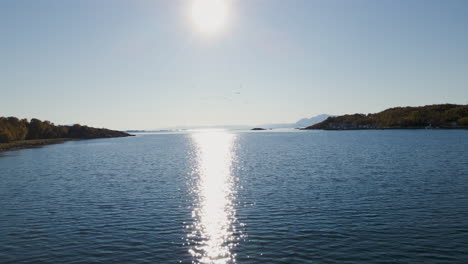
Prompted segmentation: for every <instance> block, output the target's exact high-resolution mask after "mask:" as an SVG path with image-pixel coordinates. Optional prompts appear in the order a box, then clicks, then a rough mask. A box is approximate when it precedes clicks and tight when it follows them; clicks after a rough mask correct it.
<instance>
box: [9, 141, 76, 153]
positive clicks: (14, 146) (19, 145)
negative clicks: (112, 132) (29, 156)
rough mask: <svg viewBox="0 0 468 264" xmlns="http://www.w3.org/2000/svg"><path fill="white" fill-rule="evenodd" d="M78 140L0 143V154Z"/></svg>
mask: <svg viewBox="0 0 468 264" xmlns="http://www.w3.org/2000/svg"><path fill="white" fill-rule="evenodd" d="M74 140H80V139H76V138H51V139H31V140H21V141H14V142H10V143H0V153H3V152H7V151H15V150H21V149H30V148H40V147H43V146H47V145H53V144H62V143H64V142H66V141H74Z"/></svg>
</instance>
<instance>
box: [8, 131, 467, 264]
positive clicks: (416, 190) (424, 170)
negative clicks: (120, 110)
mask: <svg viewBox="0 0 468 264" xmlns="http://www.w3.org/2000/svg"><path fill="white" fill-rule="evenodd" d="M7 154H8V155H7V156H4V157H1V158H0V263H220V264H221V263H223V264H224V263H468V131H465V130H457V131H450V130H448V131H444V130H429V131H427V130H400V131H399V130H392V131H329V132H326V131H312V132H309V131H304V132H232V131H231V132H230V131H211V132H210V131H204V132H197V133H195V132H193V133H185V134H149V135H139V136H137V137H132V138H116V139H100V140H89V141H75V142H67V143H65V144H60V145H51V146H47V147H44V148H40V149H28V150H21V151H16V152H10V153H7Z"/></svg>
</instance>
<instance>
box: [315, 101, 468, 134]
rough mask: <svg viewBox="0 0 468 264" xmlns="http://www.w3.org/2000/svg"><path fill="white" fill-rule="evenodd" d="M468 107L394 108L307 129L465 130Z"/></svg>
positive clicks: (339, 117)
mask: <svg viewBox="0 0 468 264" xmlns="http://www.w3.org/2000/svg"><path fill="white" fill-rule="evenodd" d="M466 127H468V105H454V104H440V105H426V106H419V107H395V108H390V109H387V110H384V111H382V112H379V113H376V114H367V115H365V114H354V115H342V116H336V117H329V118H327V119H326V120H325V121H323V122H321V123H318V124H315V125H312V126H309V127H307V128H306V129H328V130H347V129H385V128H466Z"/></svg>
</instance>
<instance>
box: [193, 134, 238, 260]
mask: <svg viewBox="0 0 468 264" xmlns="http://www.w3.org/2000/svg"><path fill="white" fill-rule="evenodd" d="M191 137H192V140H193V142H194V144H195V155H196V162H195V163H194V166H195V167H194V170H193V174H192V176H193V177H194V184H193V186H192V188H193V190H192V192H193V195H194V197H195V200H194V201H195V205H194V209H193V211H192V217H193V221H194V222H193V224H192V225H191V226H189V228H191V229H192V232H191V233H190V234H189V235H188V239H187V240H188V241H189V243H190V244H191V245H192V247H191V248H190V253H191V255H192V256H193V257H194V259H195V262H196V263H206V264H211V263H213V264H225V263H232V262H234V261H235V256H234V254H233V253H232V251H231V249H232V247H234V246H235V245H236V243H237V239H239V237H236V230H235V225H234V222H235V221H236V212H235V208H234V202H235V199H236V186H235V184H236V180H235V178H234V176H233V175H232V166H233V162H234V159H235V141H236V135H235V134H233V133H230V132H227V131H223V130H213V131H200V132H197V133H193V134H192V135H191ZM237 235H238V234H237Z"/></svg>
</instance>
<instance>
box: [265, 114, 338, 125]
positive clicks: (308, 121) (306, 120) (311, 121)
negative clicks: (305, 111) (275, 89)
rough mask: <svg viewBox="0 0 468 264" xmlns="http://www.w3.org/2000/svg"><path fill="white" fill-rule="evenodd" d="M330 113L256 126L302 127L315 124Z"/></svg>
mask: <svg viewBox="0 0 468 264" xmlns="http://www.w3.org/2000/svg"><path fill="white" fill-rule="evenodd" d="M331 116H332V115H327V114H321V115H318V116H313V117H310V118H303V119H301V120H299V121H297V122H296V123H284V124H263V125H258V126H256V127H262V128H304V127H308V126H312V125H315V124H318V123H320V122H322V121H324V120H326V119H327V118H329V117H331Z"/></svg>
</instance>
